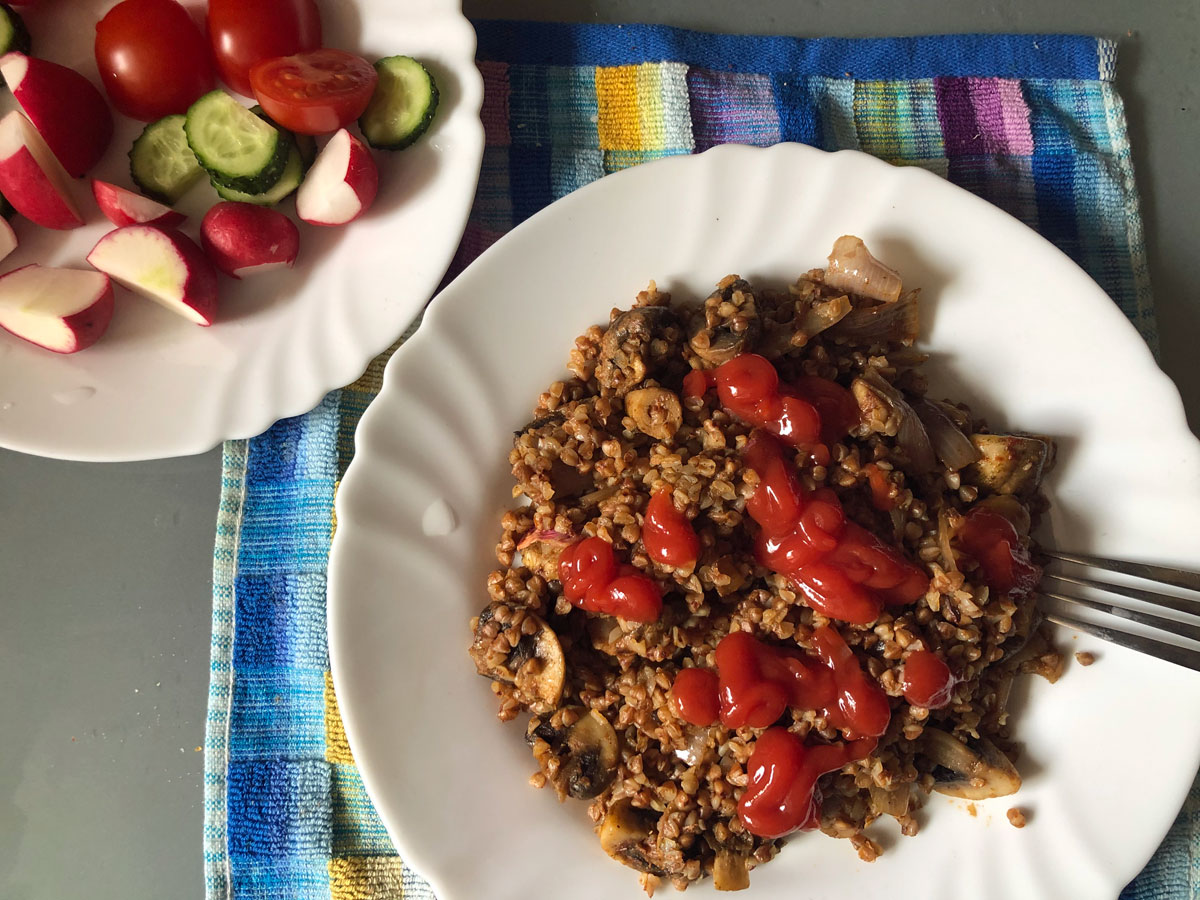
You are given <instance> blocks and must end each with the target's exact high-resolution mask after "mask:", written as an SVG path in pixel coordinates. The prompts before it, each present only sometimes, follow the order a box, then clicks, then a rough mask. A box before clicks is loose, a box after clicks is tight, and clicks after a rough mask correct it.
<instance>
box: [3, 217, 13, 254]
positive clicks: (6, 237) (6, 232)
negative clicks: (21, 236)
mask: <svg viewBox="0 0 1200 900" xmlns="http://www.w3.org/2000/svg"><path fill="white" fill-rule="evenodd" d="M16 249H17V233H16V232H15V231H13V227H12V226H11V225H9V224H8V220H7V219H0V259H4V258H5V257H6V256H8V254H10V253H12V252H13V251H14V250H16Z"/></svg>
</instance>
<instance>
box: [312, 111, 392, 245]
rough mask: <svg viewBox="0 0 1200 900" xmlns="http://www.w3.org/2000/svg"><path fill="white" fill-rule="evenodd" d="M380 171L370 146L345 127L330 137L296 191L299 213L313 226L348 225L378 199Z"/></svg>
mask: <svg viewBox="0 0 1200 900" xmlns="http://www.w3.org/2000/svg"><path fill="white" fill-rule="evenodd" d="M378 190H379V170H378V169H377V168H376V166H375V160H374V159H372V158H371V151H370V150H368V149H367V145H366V144H364V143H363V142H362V141H360V140H359V139H358V138H356V137H355V136H354V135H352V134H351V133H350V132H348V131H347V130H346V129H345V128H343V129H341V130H340V131H338V132H337V133H336V134H334V136H333V137H331V138H330V139H329V143H328V144H326V145H325V146H324V147H323V148H322V149H321V152H320V153H318V154H317V159H316V161H315V162H314V163H313V164H312V168H311V169H309V170H308V175H307V176H305V178H304V182H303V184H301V185H300V190H299V191H297V193H296V215H298V216H299V217H300V218H301V219H303V220H304V221H305V222H308V223H309V224H310V225H345V224H346V223H347V222H352V221H354V220H355V219H357V218H358V217H359V216H361V215H362V214H363V213H364V212H366V211H367V209H369V208H370V206H371V204H372V203H374V202H375V194H376V193H377V192H378Z"/></svg>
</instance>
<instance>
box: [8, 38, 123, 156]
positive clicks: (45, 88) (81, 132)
mask: <svg viewBox="0 0 1200 900" xmlns="http://www.w3.org/2000/svg"><path fill="white" fill-rule="evenodd" d="M0 77H3V78H4V81H5V82H6V83H7V84H8V86H9V88H10V89H11V90H12V93H13V97H15V98H16V100H17V102H18V103H19V104H21V109H23V110H24V111H25V114H26V115H27V116H29V118H30V120H31V121H32V122H33V124H34V126H35V127H36V128H37V130H38V131H39V132H40V133H41V135H42V137H43V138H44V139H45V141H46V143H47V144H48V145H49V147H50V149H51V150H52V151H53V152H54V155H55V156H56V157H58V161H59V162H60V163H62V165H63V168H64V169H66V170H67V172H68V174H70V175H73V176H75V177H76V178H78V177H80V176H82V175H84V174H85V173H86V172H87V171H88V170H89V169H90V168H91V167H92V166H94V165H95V164H96V163H97V162H99V160H100V157H101V156H103V155H104V151H105V150H107V149H108V144H109V142H110V141H111V140H112V135H113V118H112V113H111V112H109V109H108V103H106V102H105V100H104V97H103V96H101V94H100V91H99V89H98V88H97V87H96V86H95V85H94V84H92V83H91V82H90V81H88V80H87V79H86V78H84V77H83V76H82V75H80V74H79V73H78V72H76V71H75V70H74V69H68V68H67V67H66V66H60V65H59V64H58V63H52V62H50V61H48V60H45V59H37V58H35V57H32V56H26V55H25V54H24V53H18V52H12V53H5V54H4V55H3V56H0Z"/></svg>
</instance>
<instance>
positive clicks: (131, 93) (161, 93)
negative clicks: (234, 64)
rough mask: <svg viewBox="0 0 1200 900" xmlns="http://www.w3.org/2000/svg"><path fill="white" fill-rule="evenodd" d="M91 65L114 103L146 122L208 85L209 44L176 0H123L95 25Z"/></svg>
mask: <svg viewBox="0 0 1200 900" xmlns="http://www.w3.org/2000/svg"><path fill="white" fill-rule="evenodd" d="M96 65H97V66H98V67H99V69H100V80H101V81H103V82H104V89H105V90H106V91H108V96H109V97H110V98H111V99H112V102H113V105H115V106H116V107H117V109H119V110H120V111H121V112H123V113H124V114H125V115H127V116H131V117H132V118H134V119H141V120H142V121H144V122H150V121H153V120H154V119H161V118H162V117H163V116H169V115H171V114H172V113H182V112H186V111H187V108H188V107H189V106H191V105H192V101H193V100H195V99H196V98H197V97H199V96H200V95H201V94H203V93H206V92H207V91H209V90H211V89H212V86H213V80H214V79H213V67H212V59H211V57H210V56H209V49H208V42H207V41H206V40H204V35H202V34H201V33H200V29H199V28H198V27H197V26H196V23H195V22H193V21H192V17H191V16H190V15H189V14H188V11H187V10H186V9H184V8H183V7H182V6H180V5H179V4H178V3H176V2H175V0H124V2H122V3H118V4H117V5H116V6H114V7H113V8H112V9H110V10H109V11H108V14H107V15H105V17H104V18H103V19H101V20H100V21H99V22H98V23H97V24H96Z"/></svg>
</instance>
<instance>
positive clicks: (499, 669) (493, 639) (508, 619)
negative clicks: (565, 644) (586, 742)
mask: <svg viewBox="0 0 1200 900" xmlns="http://www.w3.org/2000/svg"><path fill="white" fill-rule="evenodd" d="M474 628H475V639H474V640H473V641H472V642H471V648H470V651H469V652H470V654H471V659H473V660H474V661H475V668H476V669H477V670H478V672H479V674H480V675H483V676H484V677H485V678H490V679H492V680H493V681H499V682H503V683H504V684H511V685H512V686H513V687H514V688H515V689H516V695H517V700H518V701H520V702H521V703H522V704H524V705H525V706H527V707H528V708H529V709H531V710H533V711H534V712H536V713H540V714H543V715H545V714H548V713H549V712H551V711H552V710H553V709H554V708H555V707H556V706H558V703H559V701H560V700H561V699H562V691H563V681H564V680H565V678H566V674H567V663H566V660H565V659H564V657H563V651H562V645H561V644H560V643H559V642H558V636H557V635H556V634H555V633H554V630H553V629H552V628H550V626H549V625H547V624H546V623H545V622H544V621H542V619H541V617H540V616H538V615H536V614H535V613H532V612H530V611H529V610H526V609H521V608H520V607H514V606H510V605H508V604H507V603H499V602H493V603H489V604H488V605H487V606H486V607H485V608H484V610H483V612H481V613H480V614H479V616H478V618H477V619H476V620H475V623H474Z"/></svg>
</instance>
